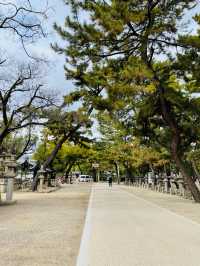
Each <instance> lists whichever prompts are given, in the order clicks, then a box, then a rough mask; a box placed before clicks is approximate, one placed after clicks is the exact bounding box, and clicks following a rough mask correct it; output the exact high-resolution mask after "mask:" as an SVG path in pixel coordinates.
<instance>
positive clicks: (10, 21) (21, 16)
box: [0, 0, 49, 64]
mask: <svg viewBox="0 0 200 266" xmlns="http://www.w3.org/2000/svg"><path fill="white" fill-rule="evenodd" d="M32 2H33V1H32ZM43 2H44V3H45V1H43ZM45 5H46V6H45V7H44V9H43V10H37V9H35V8H34V7H33V5H32V3H31V1H30V0H23V1H18V0H16V1H9V0H4V1H1V0H0V34H1V33H3V31H10V32H12V33H13V34H14V35H15V36H16V37H17V38H19V40H20V41H21V44H22V46H23V49H24V51H25V53H26V54H27V55H28V56H29V57H31V58H33V56H32V55H30V53H29V52H28V50H27V48H26V43H27V42H34V41H35V40H37V39H38V38H41V37H45V36H46V33H45V31H44V29H43V26H42V25H43V23H42V22H43V20H44V19H46V18H47V13H48V10H49V7H48V2H47V1H46V4H45ZM4 61H5V59H2V60H0V64H2V63H4Z"/></svg>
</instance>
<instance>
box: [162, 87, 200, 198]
mask: <svg viewBox="0 0 200 266" xmlns="http://www.w3.org/2000/svg"><path fill="white" fill-rule="evenodd" d="M160 90H161V95H160V103H161V111H162V116H163V119H164V121H165V122H166V124H167V126H169V128H170V129H171V133H172V142H171V153H172V157H173V159H174V161H175V163H176V165H177V166H178V168H179V170H180V172H181V174H182V176H183V178H184V180H185V182H186V183H187V185H188V188H189V190H190V192H191V193H192V196H193V198H194V200H195V201H196V202H198V203H200V191H199V190H198V187H197V186H196V184H195V182H194V180H193V178H192V176H191V175H190V173H189V172H188V169H187V167H185V165H184V163H183V161H182V159H181V156H180V155H179V146H180V142H181V137H180V130H179V128H178V125H177V123H176V121H175V119H174V116H172V114H171V108H170V107H171V106H170V104H169V103H168V102H166V99H165V98H164V95H163V89H162V88H161V89H160Z"/></svg>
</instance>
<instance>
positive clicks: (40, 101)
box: [0, 65, 54, 146]
mask: <svg viewBox="0 0 200 266" xmlns="http://www.w3.org/2000/svg"><path fill="white" fill-rule="evenodd" d="M5 68H6V70H7V67H5ZM2 72H3V73H0V146H1V145H2V143H3V141H4V139H5V138H6V137H7V136H8V135H9V134H11V133H13V132H16V131H19V130H22V129H24V128H28V127H29V126H35V125H44V124H45V123H46V122H45V120H44V116H43V112H44V111H45V110H46V109H47V108H48V107H50V106H52V105H53V104H54V102H53V96H52V95H51V94H50V93H49V92H48V93H47V91H46V90H45V89H44V87H43V85H42V83H38V78H39V72H40V71H39V70H38V65H37V66H35V65H28V66H27V65H23V66H20V67H19V68H18V69H17V71H16V73H14V74H13V73H10V75H5V74H4V71H3V70H2Z"/></svg>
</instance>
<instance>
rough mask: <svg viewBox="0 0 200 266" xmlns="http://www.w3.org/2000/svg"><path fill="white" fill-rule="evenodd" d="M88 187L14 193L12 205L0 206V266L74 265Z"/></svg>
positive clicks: (65, 187) (67, 187)
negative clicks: (14, 203)
mask: <svg viewBox="0 0 200 266" xmlns="http://www.w3.org/2000/svg"><path fill="white" fill-rule="evenodd" d="M90 189H91V186H90V185H86V184H82V185H66V186H64V187H63V188H62V189H60V190H59V191H57V192H54V193H50V194H40V193H15V199H17V200H18V203H17V204H16V205H13V206H5V207H0V265H1V266H44V265H46V266H51V265H52V266H53V265H59V266H74V265H75V264H76V263H75V262H76V257H77V254H78V250H79V245H80V238H81V234H82V229H83V224H84V220H85V213H86V209H87V205H88V199H89V194H90Z"/></svg>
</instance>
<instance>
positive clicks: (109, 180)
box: [108, 176, 112, 187]
mask: <svg viewBox="0 0 200 266" xmlns="http://www.w3.org/2000/svg"><path fill="white" fill-rule="evenodd" d="M108 184H109V187H112V176H110V177H109V179H108Z"/></svg>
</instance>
